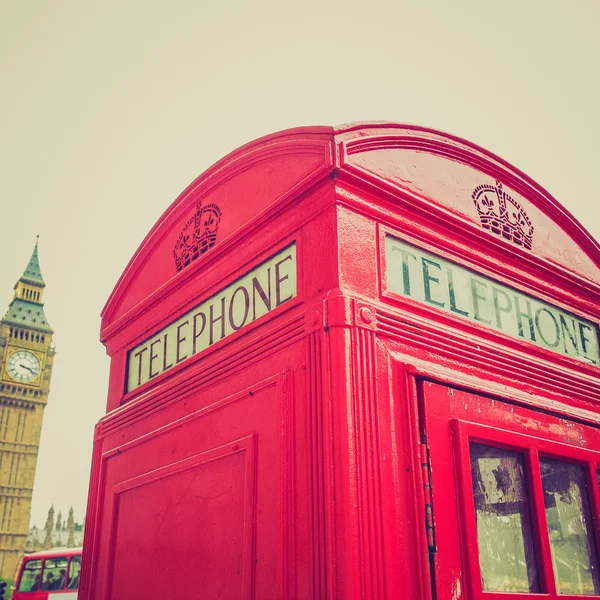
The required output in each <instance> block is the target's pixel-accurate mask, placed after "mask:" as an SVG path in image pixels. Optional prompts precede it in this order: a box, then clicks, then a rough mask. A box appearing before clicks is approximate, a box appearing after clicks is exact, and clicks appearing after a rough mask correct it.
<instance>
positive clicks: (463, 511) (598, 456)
mask: <svg viewBox="0 0 600 600" xmlns="http://www.w3.org/2000/svg"><path fill="white" fill-rule="evenodd" d="M473 395H476V394H473ZM535 416H537V417H538V418H541V419H542V420H543V419H544V417H542V415H540V414H539V413H536V414H535ZM548 418H551V419H559V420H560V421H561V422H562V423H565V422H568V419H564V418H560V417H557V416H554V415H552V416H548ZM517 426H518V425H517ZM450 429H451V432H452V446H453V453H454V461H453V468H454V471H455V476H456V483H457V486H456V488H457V489H456V502H457V509H458V517H459V519H458V520H459V530H460V532H461V535H460V537H461V539H462V543H461V552H462V555H463V565H464V570H465V580H466V583H467V586H468V588H469V592H470V593H469V597H471V598H473V599H474V600H488V599H490V600H491V598H492V597H493V598H494V600H504V599H506V600H508V599H511V600H514V599H515V598H516V597H522V596H532V597H535V598H557V599H558V598H560V599H562V600H568V599H573V600H575V599H585V598H596V599H598V598H600V592H599V594H598V595H593V596H590V595H571V594H558V593H557V591H556V583H555V579H554V569H553V566H552V555H551V550H550V539H549V536H548V524H547V520H546V511H545V505H544V490H543V487H542V479H541V471H540V457H542V458H550V459H554V460H559V461H562V462H568V463H571V464H578V465H581V466H583V467H584V472H585V483H586V488H587V493H588V501H589V505H590V512H591V520H592V523H591V527H592V534H593V535H592V538H593V541H594V543H595V550H596V559H597V564H596V567H597V568H599V569H600V564H598V562H600V553H599V550H600V548H599V544H598V540H600V491H599V489H598V488H599V483H598V478H597V475H596V473H597V470H598V468H599V467H600V451H595V450H590V449H588V448H583V447H579V446H575V445H571V444H566V443H564V442H560V441H557V440H552V439H548V438H547V437H537V436H534V435H531V434H530V433H525V432H522V431H513V430H507V429H503V428H498V427H494V426H492V425H487V424H479V423H472V422H470V421H466V420H462V419H456V418H453V419H450ZM470 443H477V444H485V445H487V446H492V447H497V448H502V449H505V450H510V451H513V452H518V453H520V454H522V456H523V464H524V470H525V482H526V489H527V494H528V506H529V511H530V519H531V525H532V533H533V545H534V549H535V560H536V567H537V573H538V578H539V582H540V589H541V592H491V591H484V590H483V589H482V585H481V571H480V566H479V547H478V537H477V518H476V512H475V505H474V500H473V481H472V476H471V456H470V449H469V444H470Z"/></svg>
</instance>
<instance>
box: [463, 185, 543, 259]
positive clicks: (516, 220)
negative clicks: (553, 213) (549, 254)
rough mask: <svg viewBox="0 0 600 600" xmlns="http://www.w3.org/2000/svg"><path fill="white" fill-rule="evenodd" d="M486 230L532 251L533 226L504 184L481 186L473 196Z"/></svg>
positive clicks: (474, 191)
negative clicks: (504, 187) (505, 189)
mask: <svg viewBox="0 0 600 600" xmlns="http://www.w3.org/2000/svg"><path fill="white" fill-rule="evenodd" d="M471 197H472V198H473V202H474V203H475V208H477V213H478V214H479V220H480V222H481V225H482V227H483V228H484V229H487V230H488V231H491V232H492V233H495V234H496V235H499V236H502V237H503V238H505V239H507V240H509V241H511V242H513V243H514V244H517V246H522V247H523V248H527V250H531V244H532V242H533V225H532V224H531V220H530V219H529V217H528V216H527V213H526V212H525V210H524V209H523V207H522V206H521V205H520V204H519V203H518V202H517V201H516V200H515V199H514V198H513V197H512V196H511V195H510V194H508V193H507V192H506V191H504V190H503V189H502V184H501V183H500V182H499V181H496V185H495V186H493V185H489V184H484V185H479V186H477V187H476V188H475V190H473V194H472V196H471Z"/></svg>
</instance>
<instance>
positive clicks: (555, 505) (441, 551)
mask: <svg viewBox="0 0 600 600" xmlns="http://www.w3.org/2000/svg"><path fill="white" fill-rule="evenodd" d="M420 392H421V401H422V402H423V406H424V408H425V410H424V415H425V426H426V435H427V443H428V446H429V452H430V458H431V482H432V494H433V511H434V524H435V539H436V545H437V553H436V555H435V557H434V577H435V588H436V595H437V597H438V598H452V599H458V598H467V599H477V600H479V599H488V598H492V597H493V598H494V599H495V600H499V599H503V598H513V599H514V598H516V597H517V596H518V597H523V596H537V597H540V596H541V597H545V598H548V597H549V598H585V597H598V596H599V595H600V568H599V559H598V543H597V541H598V539H599V536H598V533H599V527H598V524H599V519H598V515H599V493H598V467H599V464H600V431H599V430H598V429H597V428H595V427H591V426H586V425H582V424H579V423H575V422H573V421H570V420H568V419H565V418H561V417H559V416H556V415H549V414H546V413H543V412H540V411H534V410H532V409H528V408H523V407H521V406H516V405H512V404H510V403H508V402H503V401H500V400H497V399H492V398H488V397H485V396H481V395H477V394H473V393H469V392H464V391H460V390H456V389H453V388H449V387H445V386H442V385H439V384H435V383H432V382H423V383H422V384H421V386H420Z"/></svg>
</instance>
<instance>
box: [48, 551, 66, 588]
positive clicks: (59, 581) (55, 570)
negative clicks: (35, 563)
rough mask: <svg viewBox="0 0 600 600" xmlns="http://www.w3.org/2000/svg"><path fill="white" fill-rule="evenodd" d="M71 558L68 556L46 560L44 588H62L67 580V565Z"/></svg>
mask: <svg viewBox="0 0 600 600" xmlns="http://www.w3.org/2000/svg"><path fill="white" fill-rule="evenodd" d="M68 564H69V559H68V558H67V557H66V556H58V557H56V558H47V559H46V560H45V561H44V575H43V581H42V590H62V589H64V587H65V582H66V580H67V566H68Z"/></svg>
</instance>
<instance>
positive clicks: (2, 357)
mask: <svg viewBox="0 0 600 600" xmlns="http://www.w3.org/2000/svg"><path fill="white" fill-rule="evenodd" d="M45 286H46V284H45V283H44V280H43V278H42V274H41V272H40V265H39V261H38V244H37V242H36V244H35V248H34V250H33V254H32V255H31V259H30V261H29V264H28V265H27V268H26V269H25V272H24V273H23V275H22V276H21V277H20V279H19V280H18V281H17V283H16V284H15V286H14V290H15V295H14V298H13V300H12V302H11V303H10V305H9V307H8V311H7V312H6V314H5V315H4V317H3V318H2V320H0V579H1V578H10V579H12V578H13V577H14V574H15V571H16V568H17V564H18V562H19V561H20V559H21V556H22V554H23V551H24V549H25V542H26V540H27V533H28V530H29V519H30V513H31V496H32V492H33V480H34V476H35V468H36V464H37V458H38V450H39V444H40V434H41V430H42V419H43V416H44V408H45V406H46V402H47V400H48V392H49V389H50V374H51V372H52V363H53V360H54V345H53V344H52V333H53V332H52V329H51V328H50V325H48V321H47V320H46V316H45V315H44V305H43V301H42V298H43V293H44V288H45Z"/></svg>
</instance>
